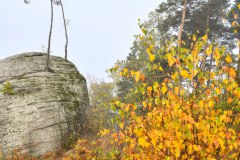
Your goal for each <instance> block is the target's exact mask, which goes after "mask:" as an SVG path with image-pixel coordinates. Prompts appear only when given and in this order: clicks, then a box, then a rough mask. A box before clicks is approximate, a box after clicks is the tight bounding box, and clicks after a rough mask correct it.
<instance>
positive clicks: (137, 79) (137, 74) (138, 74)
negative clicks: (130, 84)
mask: <svg viewBox="0 0 240 160" xmlns="http://www.w3.org/2000/svg"><path fill="white" fill-rule="evenodd" d="M134 74H135V81H136V82H138V81H139V79H140V72H139V71H137V72H135V73H134Z"/></svg>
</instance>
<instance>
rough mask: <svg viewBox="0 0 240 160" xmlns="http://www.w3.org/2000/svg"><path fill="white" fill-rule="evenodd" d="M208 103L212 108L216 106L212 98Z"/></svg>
mask: <svg viewBox="0 0 240 160" xmlns="http://www.w3.org/2000/svg"><path fill="white" fill-rule="evenodd" d="M208 105H209V107H210V108H212V107H213V106H214V101H212V100H211V101H209V102H208Z"/></svg>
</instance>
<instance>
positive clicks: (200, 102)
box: [198, 100, 204, 108]
mask: <svg viewBox="0 0 240 160" xmlns="http://www.w3.org/2000/svg"><path fill="white" fill-rule="evenodd" d="M198 106H199V107H200V108H203V106H204V102H203V100H201V101H199V102H198Z"/></svg>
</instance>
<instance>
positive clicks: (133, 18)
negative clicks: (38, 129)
mask: <svg viewBox="0 0 240 160" xmlns="http://www.w3.org/2000/svg"><path fill="white" fill-rule="evenodd" d="M23 1H24V0H5V1H2V2H1V5H0V21H1V25H0V59H3V58H6V57H8V56H11V55H14V54H19V53H23V52H30V51H42V46H43V45H44V46H47V40H48V32H49V21H50V2H49V0H32V2H31V3H30V4H28V5H25V4H24V2H23ZM161 2H162V0H63V3H64V7H65V12H66V13H65V14H66V18H68V19H70V20H71V22H70V24H69V25H68V31H69V51H68V52H69V56H68V57H69V58H68V59H69V60H70V61H72V62H73V63H74V64H75V65H76V66H77V68H78V70H79V71H80V73H81V74H83V75H85V76H86V75H87V74H91V75H94V76H95V77H96V78H99V79H103V78H104V79H106V77H107V73H106V69H109V68H111V67H112V66H113V65H114V62H116V60H118V59H120V60H122V59H125V58H126V56H127V55H128V53H129V51H130V50H129V48H130V47H131V45H132V42H133V40H134V34H138V33H140V31H139V29H138V24H137V20H138V18H140V19H141V20H142V21H143V20H146V19H147V15H148V13H149V12H150V11H153V10H154V9H155V8H156V7H157V6H158V5H159V4H160V3H161ZM61 18H62V16H61V10H60V7H57V6H56V7H55V16H54V28H53V39H52V49H51V50H52V52H53V53H52V54H53V55H56V56H61V57H64V44H65V37H64V28H63V22H62V19H61Z"/></svg>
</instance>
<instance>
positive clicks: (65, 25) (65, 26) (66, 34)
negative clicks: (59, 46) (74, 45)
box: [60, 0, 68, 60]
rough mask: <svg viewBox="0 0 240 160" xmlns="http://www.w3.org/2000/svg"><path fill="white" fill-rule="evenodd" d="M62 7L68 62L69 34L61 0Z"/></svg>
mask: <svg viewBox="0 0 240 160" xmlns="http://www.w3.org/2000/svg"><path fill="white" fill-rule="evenodd" d="M60 5H61V9H62V16H63V22H64V29H65V38H66V44H65V59H66V60H67V55H68V50H67V48H68V33H67V24H66V18H65V13H64V8H63V4H62V0H60Z"/></svg>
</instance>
